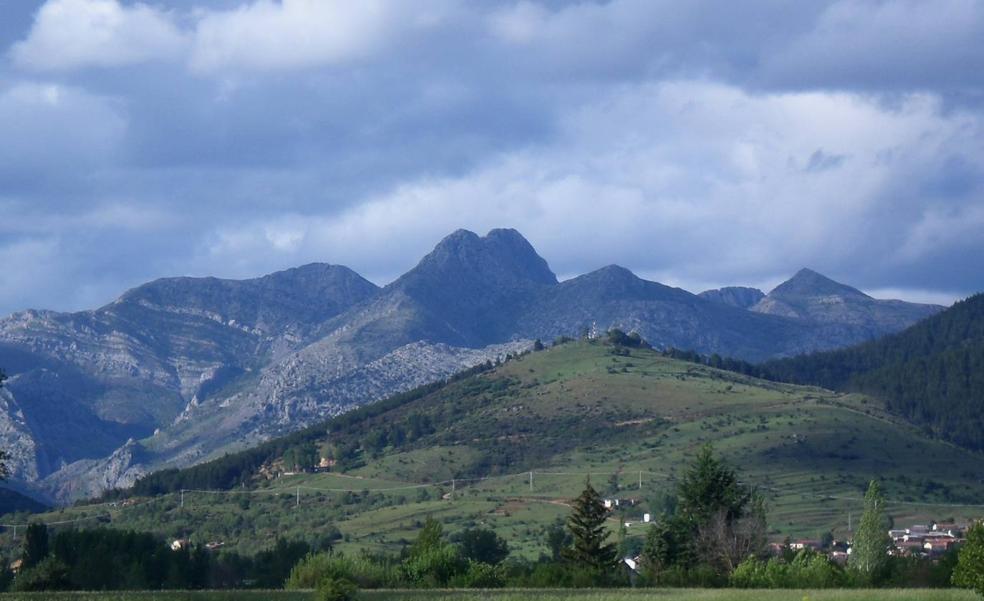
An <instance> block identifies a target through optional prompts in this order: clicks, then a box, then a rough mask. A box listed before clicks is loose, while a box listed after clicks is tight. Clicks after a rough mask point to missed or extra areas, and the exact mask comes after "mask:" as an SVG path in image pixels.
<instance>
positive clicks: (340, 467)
mask: <svg viewBox="0 0 984 601" xmlns="http://www.w3.org/2000/svg"><path fill="white" fill-rule="evenodd" d="M708 442H711V443H713V444H714V445H715V448H716V450H717V451H718V452H719V453H721V454H723V455H724V456H725V457H726V458H728V460H729V461H730V462H732V463H733V464H734V465H736V466H737V467H738V468H739V470H740V472H741V473H742V474H743V476H744V477H745V478H746V479H747V480H748V481H749V482H752V483H755V484H757V485H759V486H760V487H762V488H763V489H764V490H765V491H766V492H767V494H768V498H769V503H770V515H769V518H770V530H771V534H772V535H773V536H774V537H776V538H781V537H782V536H785V535H791V536H811V537H815V536H818V535H819V534H820V533H821V532H825V531H827V530H834V532H835V534H837V535H839V536H845V535H846V528H847V524H848V520H849V516H852V517H853V519H854V520H855V522H856V520H857V518H858V516H859V515H860V508H861V496H862V494H863V490H864V488H865V486H866V484H867V482H868V481H869V480H870V479H872V478H880V479H882V481H883V485H884V489H885V491H886V495H887V497H888V498H889V499H891V502H890V503H889V510H890V512H891V513H892V515H893V517H895V519H896V521H897V523H908V522H910V521H912V520H928V519H930V518H934V517H935V518H938V519H956V520H961V519H969V518H971V517H979V516H980V515H982V514H984V505H978V506H974V504H984V462H982V461H981V459H982V457H981V456H980V455H979V454H976V453H974V452H972V451H968V450H966V449H962V448H959V447H956V446H954V445H951V444H948V443H946V442H942V441H939V440H935V439H932V438H930V437H927V436H926V435H924V434H923V433H922V432H921V431H920V430H918V429H917V428H914V427H912V426H910V425H909V424H908V423H906V422H904V421H902V420H900V419H899V418H897V417H894V416H893V415H892V414H891V413H889V412H887V411H886V410H885V407H884V406H883V405H882V404H881V403H880V402H877V401H875V400H872V399H870V398H868V397H865V396H862V395H857V394H844V393H836V392H831V391H827V390H823V389H819V388H811V387H803V386H795V385H789V384H780V383H775V382H768V381H763V380H757V379H754V378H750V377H747V376H743V375H740V374H735V373H732V372H727V371H720V370H716V369H712V368H709V367H705V366H702V365H698V364H693V363H688V362H684V361H677V360H674V359H670V358H667V357H664V356H663V355H661V354H660V353H659V352H656V351H652V350H647V349H627V348H624V347H612V346H609V345H606V344H602V343H600V342H590V343H589V342H576V343H568V344H564V345H561V346H558V347H555V348H552V349H550V350H546V351H542V352H536V353H531V354H528V355H525V356H522V357H519V358H516V359H513V360H511V361H508V362H507V363H505V364H503V365H501V366H497V367H495V368H493V369H488V370H485V371H481V370H476V373H472V374H471V375H468V376H467V377H462V378H458V379H456V380H454V381H451V382H449V383H447V384H442V385H432V386H428V387H424V388H423V389H421V390H419V391H417V392H414V393H408V394H405V395H401V396H399V397H396V398H394V399H391V400H389V401H384V402H382V404H379V405H376V406H369V407H366V408H364V409H360V410H357V411H355V412H352V413H351V414H347V415H345V416H341V417H339V418H336V419H335V420H332V421H331V422H328V424H327V426H320V427H315V428H310V429H308V430H306V431H304V432H302V433H298V434H295V435H292V437H289V438H287V439H283V440H280V441H272V442H271V443H268V444H267V445H265V446H264V447H263V448H261V449H259V450H256V451H253V452H252V453H253V455H249V453H248V452H247V453H246V454H243V455H240V456H233V457H230V458H227V459H225V460H219V461H218V462H216V463H215V464H212V465H211V466H209V465H208V464H206V465H205V466H198V467H196V468H192V469H191V470H189V471H187V472H184V474H196V473H197V474H199V476H201V475H202V474H206V473H207V472H208V470H212V471H213V472H215V473H220V472H221V473H222V474H223V475H224V479H223V480H222V482H223V485H222V487H223V488H225V490H221V491H211V492H200V491H186V492H184V493H182V492H180V490H179V489H180V488H192V487H191V486H186V485H184V484H180V483H181V482H183V480H182V479H181V478H182V473H181V472H179V473H177V474H174V473H172V474H170V476H169V478H170V479H169V480H167V482H171V483H179V484H178V485H174V486H171V487H170V488H168V486H166V482H165V479H161V478H159V479H158V480H156V481H155V480H153V477H152V478H151V479H148V481H147V482H156V485H158V486H157V487H156V490H158V491H159V492H161V494H157V495H153V496H152V495H148V494H137V495H133V496H130V497H128V498H121V499H116V500H112V501H110V502H107V503H103V504H99V505H96V504H92V505H79V506H76V507H71V508H64V509H60V510H58V511H55V512H51V513H49V514H46V515H44V516H42V519H44V520H45V521H49V522H70V521H72V520H77V519H84V520H86V521H83V522H78V523H77V525H84V524H94V523H104V524H111V525H112V526H114V527H119V528H135V529H140V530H152V531H156V532H159V533H161V534H162V535H165V536H169V537H178V536H189V537H191V539H192V540H195V541H199V542H209V541H222V542H224V543H225V545H226V547H227V548H235V549H238V550H240V551H245V552H253V551H255V550H257V549H258V548H261V547H264V546H268V545H270V544H272V542H273V541H274V540H275V538H276V537H278V536H285V537H294V538H305V539H308V540H311V541H317V540H321V539H325V538H332V537H337V539H338V540H336V541H335V542H336V545H338V546H339V547H341V548H343V549H348V550H355V549H357V548H367V549H370V550H397V549H398V548H399V547H400V546H401V545H402V544H403V543H404V542H405V541H407V540H410V539H412V538H413V537H414V536H415V533H416V529H417V527H418V526H419V524H420V523H421V522H422V521H423V520H424V518H425V516H427V515H431V516H434V517H437V518H439V519H441V520H442V521H444V522H445V523H446V525H447V529H448V530H449V531H450V532H452V533H454V532H455V531H458V530H460V529H463V528H465V527H468V526H472V525H478V524H481V525H485V526H489V527H492V528H494V529H496V530H497V531H498V532H500V534H502V535H503V536H504V537H505V538H507V540H508V541H509V542H510V544H511V546H512V548H513V549H514V551H515V552H518V553H520V554H523V555H526V556H530V557H535V556H537V555H538V554H539V553H541V552H545V551H546V547H545V546H544V544H543V542H542V541H543V535H542V530H543V528H544V527H545V526H548V525H549V524H550V523H552V522H553V521H554V520H556V519H560V518H562V517H564V516H566V514H567V512H568V508H567V506H566V503H567V500H568V499H570V498H572V497H574V496H575V495H576V494H577V493H578V492H579V490H580V488H581V487H582V486H583V483H584V480H585V478H586V477H587V475H588V474H589V473H590V475H591V480H592V482H593V483H594V484H595V485H596V487H598V488H599V489H601V490H602V491H603V493H604V494H606V495H609V496H617V497H621V498H624V499H627V498H632V499H635V500H637V501H638V504H637V505H636V506H634V507H631V508H629V509H626V510H625V511H624V514H623V517H624V518H625V520H628V521H630V522H635V523H634V524H633V525H631V526H629V528H628V529H627V531H626V535H627V536H628V537H630V538H633V537H641V535H642V534H643V532H644V527H642V526H641V525H640V524H638V522H639V520H640V519H641V517H642V514H643V513H644V512H650V513H658V512H659V511H660V510H662V509H663V508H665V507H666V506H667V504H668V503H671V502H672V500H671V499H670V498H669V495H670V493H671V490H672V486H673V483H674V480H675V478H676V476H677V475H678V474H680V473H682V471H683V470H684V469H685V466H686V464H687V462H688V461H689V460H690V458H691V457H692V456H693V453H694V451H695V450H696V449H697V448H698V447H699V446H700V445H703V444H705V443H708ZM311 448H313V449H314V450H315V453H316V454H320V455H324V456H331V457H333V458H334V459H336V460H337V462H338V463H337V465H336V470H337V471H335V472H333V473H323V474H298V475H282V476H280V477H275V476H274V475H273V474H274V473H275V472H277V471H278V469H282V465H283V464H282V461H281V460H280V457H281V456H283V455H287V456H294V455H296V454H297V453H302V454H303V452H309V451H310V450H311ZM264 449H265V450H264ZM244 458H245V459H244ZM247 459H248V460H247ZM223 461H225V463H222V462H223ZM217 466H224V467H221V469H220V467H217ZM231 466H248V467H249V471H248V475H249V478H246V479H243V478H242V477H240V476H242V475H243V474H245V472H244V473H242V474H241V473H238V472H236V470H235V469H233V467H231ZM256 466H259V467H258V468H257V467H256ZM254 468H255V469H254ZM195 470H197V472H196V471H195ZM531 471H532V484H531V477H530V472H531ZM191 481H192V480H187V482H191ZM146 484H147V483H145V486H144V488H143V492H144V493H146V492H147V491H149V490H151V489H154V487H150V486H147V485H146ZM209 488H211V487H209ZM140 489H141V487H140V486H138V487H137V489H135V490H137V491H138V492H139V491H140ZM168 490H170V492H167V491H168ZM182 498H183V502H182ZM961 504H970V505H961ZM11 519H13V518H9V517H8V519H5V520H4V521H6V522H7V523H10V522H11ZM617 524H618V520H617V517H616V515H615V514H613V520H612V526H613V530H615V529H616V528H617ZM3 541H4V544H7V545H9V544H11V542H12V541H11V540H10V537H3Z"/></svg>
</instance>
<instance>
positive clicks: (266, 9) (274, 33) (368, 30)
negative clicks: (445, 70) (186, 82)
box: [191, 0, 443, 72]
mask: <svg viewBox="0 0 984 601" xmlns="http://www.w3.org/2000/svg"><path fill="white" fill-rule="evenodd" d="M442 5H443V3H441V2H412V3H411V2H400V1H398V2H386V1H384V0H361V1H359V2H351V1H349V0H282V2H273V1H272V0H256V1H255V2H252V3H251V4H245V5H242V6H240V7H239V8H236V9H234V10H229V11H206V12H202V13H200V15H199V21H198V23H197V28H196V31H195V43H194V49H193V52H192V56H191V67H192V68H193V69H194V70H196V71H200V72H209V71H217V70H226V69H229V70H261V71H262V70H274V69H284V68H286V69H292V68H300V67H311V66H318V65H331V64H336V63H340V62H347V61H351V60H357V59H360V58H363V57H366V56H368V55H370V54H372V53H373V52H374V51H376V50H377V49H379V48H380V47H382V46H384V45H385V44H387V43H390V42H392V41H393V40H392V38H393V37H394V36H395V35H397V33H398V31H400V30H403V29H413V28H416V27H431V26H434V25H435V24H436V23H438V22H440V13H441V10H442Z"/></svg>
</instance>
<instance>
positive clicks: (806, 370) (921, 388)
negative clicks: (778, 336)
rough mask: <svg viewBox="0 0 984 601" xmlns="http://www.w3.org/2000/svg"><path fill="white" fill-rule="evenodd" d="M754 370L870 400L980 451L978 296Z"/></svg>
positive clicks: (983, 401) (983, 404) (982, 370)
mask: <svg viewBox="0 0 984 601" xmlns="http://www.w3.org/2000/svg"><path fill="white" fill-rule="evenodd" d="M761 369H763V370H764V371H765V373H767V374H768V375H769V377H770V379H777V380H781V381H784V382H795V383H800V384H813V385H819V386H824V387H826V388H830V389H834V390H844V391H855V392H863V393H865V394H869V395H872V396H876V397H878V398H880V399H884V401H885V402H886V403H887V406H888V408H889V409H890V410H891V411H892V412H894V413H897V414H899V415H902V416H904V417H906V418H907V419H909V420H911V421H913V422H915V423H918V424H920V425H924V426H926V427H927V428H928V429H930V430H931V431H933V432H934V433H935V434H937V435H938V436H941V437H943V438H946V439H948V440H951V441H953V442H956V443H958V444H961V445H964V446H967V447H970V448H972V449H977V450H984V294H977V295H975V296H972V297H970V298H968V299H966V300H964V301H960V302H958V303H956V304H954V305H953V306H952V307H950V308H949V309H947V310H946V311H943V312H942V313H939V314H937V315H934V316H933V317H930V318H928V319H926V320H924V321H921V322H919V323H918V324H916V325H914V326H912V327H911V328H909V329H907V330H905V331H903V332H901V333H898V334H894V335H891V336H886V337H884V338H881V339H878V340H875V341H873V342H869V343H866V344H861V345H858V346H854V347H851V348H847V349H843V350H837V351H829V352H824V353H816V354H812V355H804V356H800V357H794V358H791V359H783V360H778V361H770V362H768V363H765V364H763V365H762V366H761Z"/></svg>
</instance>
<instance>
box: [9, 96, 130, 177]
mask: <svg viewBox="0 0 984 601" xmlns="http://www.w3.org/2000/svg"><path fill="white" fill-rule="evenodd" d="M126 127H127V120H126V115H125V112H124V110H123V107H122V106H120V103H118V102H116V101H114V100H113V99H111V98H106V97H103V96H96V95H93V94H90V93H88V92H86V91H84V90H81V89H78V88H75V87H71V86H65V85H60V84H52V83H44V82H22V83H18V84H16V85H14V86H11V87H9V88H7V89H6V90H2V91H0V139H2V140H4V141H5V143H3V144H0V178H4V177H10V178H17V179H20V178H25V177H36V176H37V174H38V173H39V172H45V173H47V175H46V176H45V177H50V178H57V177H61V176H63V175H65V173H66V172H68V171H74V170H78V169H90V168H92V167H93V166H95V165H105V164H108V163H109V162H110V161H111V160H112V159H113V158H114V157H115V156H116V153H117V150H118V148H119V146H120V144H121V141H122V139H123V135H124V133H125V131H126ZM51 171H53V172H51Z"/></svg>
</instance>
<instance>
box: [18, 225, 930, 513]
mask: <svg viewBox="0 0 984 601" xmlns="http://www.w3.org/2000/svg"><path fill="white" fill-rule="evenodd" d="M940 309H941V307H938V306H934V305H920V304H913V303H905V302H902V301H883V300H877V299H873V298H871V297H869V296H867V295H865V294H864V293H862V292H860V291H858V290H856V289H854V288H851V287H849V286H846V285H843V284H839V283H837V282H834V281H832V280H830V279H828V278H826V277H824V276H822V275H820V274H817V273H815V272H813V271H810V270H806V269H804V270H801V271H800V272H799V273H797V274H796V275H795V276H793V277H792V278H791V279H790V280H788V281H786V282H785V283H783V284H781V285H780V286H778V287H777V288H775V289H774V290H772V291H771V292H769V293H768V294H764V293H762V292H760V291H757V290H754V289H746V288H740V289H739V288H725V289H720V290H716V291H706V292H703V293H701V294H700V295H695V294H691V293H690V292H687V291H685V290H682V289H679V288H672V287H669V286H665V285H662V284H659V283H656V282H651V281H647V280H644V279H641V278H639V277H637V276H635V275H634V274H633V273H632V272H630V271H629V270H627V269H625V268H622V267H619V266H614V265H612V266H608V267H603V268H601V269H598V270H596V271H593V272H591V273H588V274H585V275H582V276H579V277H576V278H573V279H570V280H566V281H563V282H559V281H558V280H557V277H556V276H555V275H554V273H553V272H552V271H551V269H550V267H549V266H548V264H547V262H546V261H545V260H544V259H543V258H542V257H540V256H539V255H538V254H537V253H536V251H535V250H534V249H533V247H532V246H531V245H530V244H529V242H527V241H526V240H525V239H524V238H523V237H522V236H521V235H520V234H519V233H518V232H516V231H515V230H509V229H496V230H492V231H490V232H489V233H488V234H487V235H486V236H478V235H476V234H474V233H472V232H468V231H464V230H459V231H456V232H454V233H452V234H451V235H449V236H448V237H446V238H445V239H444V240H442V241H441V242H440V243H439V244H438V245H437V246H436V247H435V249H434V250H433V251H432V252H431V253H429V254H428V255H427V256H425V257H424V258H423V259H421V261H420V262H419V263H418V264H417V265H416V266H415V267H414V268H413V269H411V270H410V271H409V272H407V273H406V274H404V275H403V276H401V277H400V278H398V279H397V280H395V281H394V282H392V283H390V284H388V285H387V286H385V287H382V288H380V287H378V286H376V285H374V284H373V283H371V282H369V281H368V280H366V279H364V278H362V277H361V276H360V275H358V274H357V273H355V272H354V271H352V270H350V269H348V268H346V267H342V266H337V265H326V264H312V265H307V266H304V267H299V268H296V269H290V270H286V271H282V272H278V273H275V274H271V275H268V276H264V277H261V278H256V279H250V280H243V281H233V280H221V279H216V278H168V279H162V280H157V281H154V282H151V283H148V284H146V285H143V286H140V287H138V288H135V289H133V290H130V291H128V292H126V293H124V294H123V295H122V296H121V297H120V298H119V299H117V300H116V301H114V302H113V303H110V304H109V305H106V306H104V307H101V308H99V309H95V310H91V311H82V312H77V313H56V312H52V311H38V310H29V311H24V312H21V313H16V314H14V315H11V316H9V317H6V318H4V319H2V320H0V366H2V367H3V368H4V369H5V370H6V372H7V374H8V376H9V380H8V381H7V383H6V386H5V387H4V389H2V391H0V444H2V445H3V448H5V449H7V450H8V452H9V453H10V455H11V461H10V463H11V468H12V475H13V480H14V482H15V483H16V484H17V485H18V486H21V487H23V488H25V489H29V490H32V491H34V492H35V493H38V494H41V495H43V496H45V497H46V498H49V499H55V500H61V501H66V500H71V499H75V498H79V497H82V496H88V495H92V494H95V493H98V492H100V491H102V490H104V489H107V488H113V487H118V486H126V485H129V484H132V482H133V481H134V480H135V479H136V478H138V477H139V476H141V475H142V474H145V473H147V472H148V471H151V470H154V469H158V468H161V467H166V466H185V465H191V464H194V463H198V462H201V461H203V460H206V459H208V458H211V457H215V456H217V455H220V454H222V453H225V452H229V451H234V450H238V449H243V448H247V447H250V446H253V445H255V444H257V443H259V442H260V441H263V440H266V439H268V438H270V437H272V436H276V435H280V434H283V433H286V432H290V431H293V430H297V429H299V428H301V427H303V426H306V425H309V424H311V423H315V422H317V421H321V420H324V419H325V418H327V417H330V416H332V415H336V414H338V413H340V412H343V411H346V410H348V409H350V408H352V407H354V406H358V405H362V404H365V403H369V402H372V401H374V400H377V399H381V398H384V397H386V396H389V395H391V394H393V393H395V392H400V391H403V390H408V389H411V388H413V387H415V386H419V385H421V384H424V383H427V382H431V381H435V380H439V379H442V378H446V377H448V376H450V375H452V374H454V373H456V372H458V371H460V370H461V369H464V368H466V367H469V366H473V365H476V364H479V363H484V362H486V361H489V360H495V359H498V358H502V357H504V356H505V355H507V354H510V353H515V352H518V351H521V350H524V349H526V348H529V347H530V346H531V345H532V342H533V340H534V339H538V338H539V339H543V340H548V339H552V338H554V337H557V336H579V335H581V334H582V333H584V332H587V333H591V332H593V331H604V330H607V329H608V328H612V327H618V328H621V329H623V330H625V331H636V332H638V333H639V334H641V335H642V336H643V337H644V338H646V339H647V340H648V341H649V342H650V343H652V344H653V345H654V346H656V347H657V348H662V347H675V348H683V349H694V350H696V351H698V352H701V353H704V354H711V353H717V354H719V355H722V356H732V357H737V358H742V359H746V360H749V361H761V360H766V359H770V358H779V357H788V356H793V355H797V354H800V353H805V352H812V351H818V350H827V349H835V348H839V347H843V346H847V345H850V344H854V343H858V342H863V341H866V340H871V339H874V338H877V337H879V336H882V335H885V334H889V333H892V332H896V331H898V330H901V329H903V328H905V327H907V326H909V325H911V324H913V323H915V322H916V321H919V320H921V319H923V318H925V317H928V316H930V315H933V314H934V313H937V312H938V311H939V310H940Z"/></svg>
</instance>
